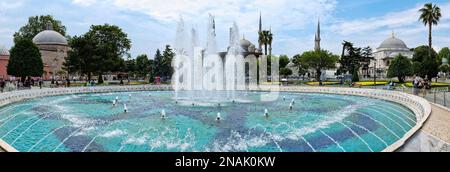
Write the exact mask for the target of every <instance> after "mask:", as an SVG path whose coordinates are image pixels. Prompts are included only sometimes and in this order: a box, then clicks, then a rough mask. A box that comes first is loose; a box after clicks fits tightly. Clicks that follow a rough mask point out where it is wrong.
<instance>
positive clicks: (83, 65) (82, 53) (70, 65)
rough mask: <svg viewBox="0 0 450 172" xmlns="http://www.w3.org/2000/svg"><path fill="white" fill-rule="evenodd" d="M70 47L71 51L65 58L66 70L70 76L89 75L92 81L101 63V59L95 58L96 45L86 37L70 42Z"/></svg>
mask: <svg viewBox="0 0 450 172" xmlns="http://www.w3.org/2000/svg"><path fill="white" fill-rule="evenodd" d="M69 46H70V47H71V49H70V50H69V51H68V55H67V57H66V58H65V62H64V64H63V65H64V69H65V70H66V71H67V72H68V73H69V74H75V73H78V74H81V75H87V76H88V80H89V81H90V80H91V77H92V73H94V72H96V71H97V65H98V64H99V63H100V62H101V59H100V58H97V57H95V53H94V49H95V45H94V44H93V42H92V41H91V40H89V38H87V37H85V36H75V37H73V38H71V39H70V40H69Z"/></svg>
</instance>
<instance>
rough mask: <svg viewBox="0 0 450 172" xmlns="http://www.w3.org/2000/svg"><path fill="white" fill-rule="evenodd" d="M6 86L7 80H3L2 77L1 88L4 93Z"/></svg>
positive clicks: (0, 80)
mask: <svg viewBox="0 0 450 172" xmlns="http://www.w3.org/2000/svg"><path fill="white" fill-rule="evenodd" d="M5 86H6V84H5V81H4V80H3V78H2V79H0V90H1V92H2V93H3V90H4V89H5Z"/></svg>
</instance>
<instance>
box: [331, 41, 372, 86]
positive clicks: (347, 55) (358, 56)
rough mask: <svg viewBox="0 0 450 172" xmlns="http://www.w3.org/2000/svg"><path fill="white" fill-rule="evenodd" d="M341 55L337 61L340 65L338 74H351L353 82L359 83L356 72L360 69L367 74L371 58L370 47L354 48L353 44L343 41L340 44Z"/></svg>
mask: <svg viewBox="0 0 450 172" xmlns="http://www.w3.org/2000/svg"><path fill="white" fill-rule="evenodd" d="M342 46H343V47H342V55H341V58H340V60H339V63H340V64H341V66H340V68H339V69H338V73H339V74H342V73H347V72H348V73H351V74H352V75H353V81H359V76H358V71H359V70H360V69H361V68H362V70H363V72H364V73H366V75H367V74H368V70H369V64H370V61H371V60H372V59H374V57H373V53H372V49H371V48H370V47H364V48H359V47H354V46H353V43H351V42H348V41H344V42H343V43H342Z"/></svg>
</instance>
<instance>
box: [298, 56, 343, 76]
mask: <svg viewBox="0 0 450 172" xmlns="http://www.w3.org/2000/svg"><path fill="white" fill-rule="evenodd" d="M298 60H299V63H301V64H304V65H305V66H308V67H309V68H311V69H314V70H315V71H316V80H318V81H320V76H321V75H322V70H325V69H332V68H335V67H336V62H337V61H338V60H339V57H338V56H337V55H333V54H332V53H330V52H329V51H327V50H320V51H307V52H304V53H303V54H302V55H301V56H300V57H299V59H298Z"/></svg>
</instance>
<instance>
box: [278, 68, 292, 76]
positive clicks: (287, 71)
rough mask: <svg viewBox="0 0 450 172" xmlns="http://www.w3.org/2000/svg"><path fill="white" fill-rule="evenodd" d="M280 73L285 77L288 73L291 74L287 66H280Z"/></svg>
mask: <svg viewBox="0 0 450 172" xmlns="http://www.w3.org/2000/svg"><path fill="white" fill-rule="evenodd" d="M280 75H281V76H283V77H285V78H287V77H288V76H289V75H292V70H291V69H289V68H281V69H280Z"/></svg>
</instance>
